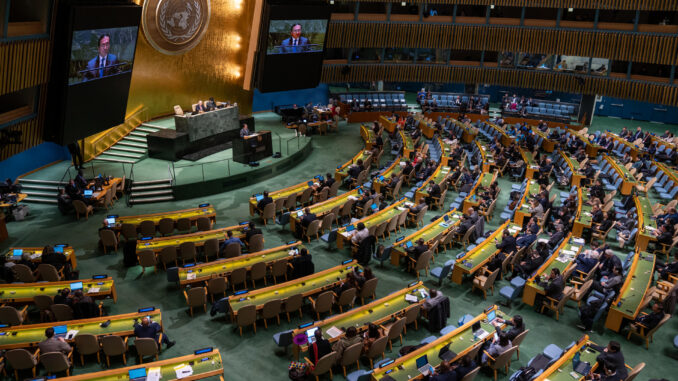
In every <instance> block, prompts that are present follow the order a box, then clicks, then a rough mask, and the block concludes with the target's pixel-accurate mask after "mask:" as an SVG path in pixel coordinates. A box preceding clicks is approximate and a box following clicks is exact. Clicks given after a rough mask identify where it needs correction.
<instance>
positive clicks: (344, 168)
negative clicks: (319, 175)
mask: <svg viewBox="0 0 678 381" xmlns="http://www.w3.org/2000/svg"><path fill="white" fill-rule="evenodd" d="M371 157H372V151H368V150H366V149H364V150H362V151H360V152H358V153H357V154H356V155H355V156H353V158H352V159H351V160H349V161H347V162H346V163H344V165H340V166H339V167H337V169H336V171H334V179H335V180H336V181H342V180H343V179H344V177H346V176H348V168H349V167H350V166H351V164H353V163H357V162H358V160H362V161H363V163H365V164H369V159H370V158H371Z"/></svg>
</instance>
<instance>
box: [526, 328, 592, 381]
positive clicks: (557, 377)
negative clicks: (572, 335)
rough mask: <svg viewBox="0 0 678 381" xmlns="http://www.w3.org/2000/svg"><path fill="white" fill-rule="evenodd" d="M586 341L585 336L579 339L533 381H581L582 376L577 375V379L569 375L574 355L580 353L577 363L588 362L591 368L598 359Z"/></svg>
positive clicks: (586, 337)
mask: <svg viewBox="0 0 678 381" xmlns="http://www.w3.org/2000/svg"><path fill="white" fill-rule="evenodd" d="M588 339H589V337H588V336H587V335H584V336H583V337H582V338H580V339H579V341H578V343H577V344H575V345H574V346H573V347H572V348H570V349H569V350H568V351H566V352H565V353H563V355H562V356H560V358H559V359H558V360H557V361H556V362H554V363H553V364H551V366H549V367H548V368H546V369H545V370H544V372H543V373H542V374H540V375H539V376H538V377H537V378H535V380H536V381H545V380H551V381H573V380H583V379H584V376H581V375H579V376H580V377H579V378H574V377H572V375H571V373H572V372H574V369H573V366H572V359H573V358H574V354H575V353H577V352H580V355H579V356H580V357H579V361H582V362H588V363H589V364H591V366H594V365H595V364H596V357H598V354H599V353H598V351H596V350H595V349H593V348H590V347H589V344H590V342H589V340H588Z"/></svg>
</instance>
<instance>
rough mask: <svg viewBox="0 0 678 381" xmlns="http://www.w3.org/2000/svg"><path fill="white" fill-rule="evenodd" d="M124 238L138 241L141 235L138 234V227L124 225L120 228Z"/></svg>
mask: <svg viewBox="0 0 678 381" xmlns="http://www.w3.org/2000/svg"><path fill="white" fill-rule="evenodd" d="M120 229H121V232H122V236H123V237H125V240H130V239H137V238H138V236H139V233H138V232H137V227H136V225H134V224H122V227H121V228H120Z"/></svg>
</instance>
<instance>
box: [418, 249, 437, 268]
mask: <svg viewBox="0 0 678 381" xmlns="http://www.w3.org/2000/svg"><path fill="white" fill-rule="evenodd" d="M432 257H433V252H432V251H431V250H427V251H425V252H423V253H421V255H420V256H419V258H418V259H417V264H416V265H415V267H414V271H419V270H423V269H426V268H428V265H429V263H430V262H431V258H432Z"/></svg>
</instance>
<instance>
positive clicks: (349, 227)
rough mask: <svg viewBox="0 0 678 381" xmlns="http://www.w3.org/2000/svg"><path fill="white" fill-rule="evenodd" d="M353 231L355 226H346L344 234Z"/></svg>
mask: <svg viewBox="0 0 678 381" xmlns="http://www.w3.org/2000/svg"><path fill="white" fill-rule="evenodd" d="M354 230H355V225H348V226H347V227H346V233H350V232H352V231H354Z"/></svg>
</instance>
